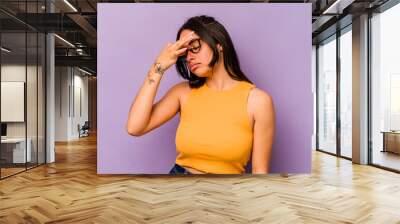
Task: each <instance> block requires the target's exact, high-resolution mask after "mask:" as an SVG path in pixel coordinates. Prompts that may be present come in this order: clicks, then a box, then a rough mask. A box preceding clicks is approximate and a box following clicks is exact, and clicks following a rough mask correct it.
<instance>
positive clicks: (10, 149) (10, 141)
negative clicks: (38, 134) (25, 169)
mask: <svg viewBox="0 0 400 224" xmlns="http://www.w3.org/2000/svg"><path fill="white" fill-rule="evenodd" d="M26 142H27V143H28V144H27V146H28V147H26V154H25V138H6V139H1V157H2V159H5V160H6V163H26V162H31V160H32V154H31V145H32V140H31V139H30V138H27V139H26ZM11 158H12V159H11ZM25 160H26V161H25Z"/></svg>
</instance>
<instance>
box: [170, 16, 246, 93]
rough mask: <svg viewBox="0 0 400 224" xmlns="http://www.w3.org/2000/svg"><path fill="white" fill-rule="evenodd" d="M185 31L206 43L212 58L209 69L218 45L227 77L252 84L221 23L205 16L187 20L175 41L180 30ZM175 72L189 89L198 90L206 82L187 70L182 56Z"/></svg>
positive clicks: (203, 78) (214, 60) (214, 58)
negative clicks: (241, 66)
mask: <svg viewBox="0 0 400 224" xmlns="http://www.w3.org/2000/svg"><path fill="white" fill-rule="evenodd" d="M185 29H188V30H192V31H194V32H195V33H196V34H197V35H198V36H199V37H200V39H201V40H202V41H204V42H206V43H207V44H208V45H209V46H210V48H211V49H212V51H213V57H212V59H211V62H210V64H209V65H208V66H209V67H211V68H212V67H213V66H214V65H215V64H216V63H217V62H218V59H219V56H220V54H219V51H218V48H217V44H220V45H221V46H222V49H223V56H224V65H225V69H226V71H227V72H228V74H229V76H230V77H231V78H232V79H235V80H238V81H247V82H249V83H252V82H251V81H250V80H249V78H247V77H246V75H245V74H244V73H243V72H242V70H241V69H240V64H239V59H238V57H237V54H236V51H235V48H234V46H233V43H232V40H231V37H230V36H229V34H228V32H227V31H226V29H225V27H224V26H223V25H222V24H221V23H219V22H218V21H216V20H215V19H214V18H213V17H210V16H206V15H201V16H195V17H192V18H189V19H188V20H187V21H186V22H185V23H184V24H183V25H182V26H181V28H180V29H179V31H178V34H177V36H176V40H179V36H180V34H181V32H182V30H185ZM176 70H177V71H178V73H179V75H180V76H182V77H183V78H184V79H187V80H189V85H190V87H191V88H198V87H200V86H202V85H203V84H204V83H205V81H206V77H198V76H196V75H195V74H194V73H192V72H191V71H190V70H188V69H187V64H186V58H185V57H184V56H181V57H179V58H178V60H177V62H176Z"/></svg>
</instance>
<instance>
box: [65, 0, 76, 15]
mask: <svg viewBox="0 0 400 224" xmlns="http://www.w3.org/2000/svg"><path fill="white" fill-rule="evenodd" d="M64 2H65V4H67V5H68V6H69V7H70V8H71V9H72V10H74V11H75V12H78V10H77V9H76V8H75V7H74V6H73V5H72V4H71V3H69V1H68V0H64Z"/></svg>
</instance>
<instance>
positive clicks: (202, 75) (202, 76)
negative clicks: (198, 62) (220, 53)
mask: <svg viewBox="0 0 400 224" xmlns="http://www.w3.org/2000/svg"><path fill="white" fill-rule="evenodd" d="M197 70H199V69H197ZM192 73H193V74H195V75H196V76H197V77H200V78H207V77H209V76H210V74H209V73H207V72H201V71H192Z"/></svg>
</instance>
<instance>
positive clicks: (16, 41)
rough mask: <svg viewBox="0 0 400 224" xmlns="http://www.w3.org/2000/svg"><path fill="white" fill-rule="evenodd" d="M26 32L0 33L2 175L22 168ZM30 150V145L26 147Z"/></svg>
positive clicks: (24, 156) (26, 153)
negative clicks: (0, 48)
mask: <svg viewBox="0 0 400 224" xmlns="http://www.w3.org/2000/svg"><path fill="white" fill-rule="evenodd" d="M25 41H26V34H25V32H20V33H2V34H1V47H2V49H6V50H1V87H0V88H1V100H0V101H1V108H0V109H1V124H2V139H1V166H2V170H1V174H2V178H3V177H5V176H9V175H11V174H14V173H17V172H20V171H23V170H25V165H26V164H25V163H26V161H28V162H29V161H30V158H31V157H30V155H31V154H30V153H31V152H30V151H29V150H28V151H27V150H26V146H27V144H26V141H25V137H26V136H25V134H26V122H25V91H26V69H27V67H26V43H25ZM28 149H29V147H28Z"/></svg>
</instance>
